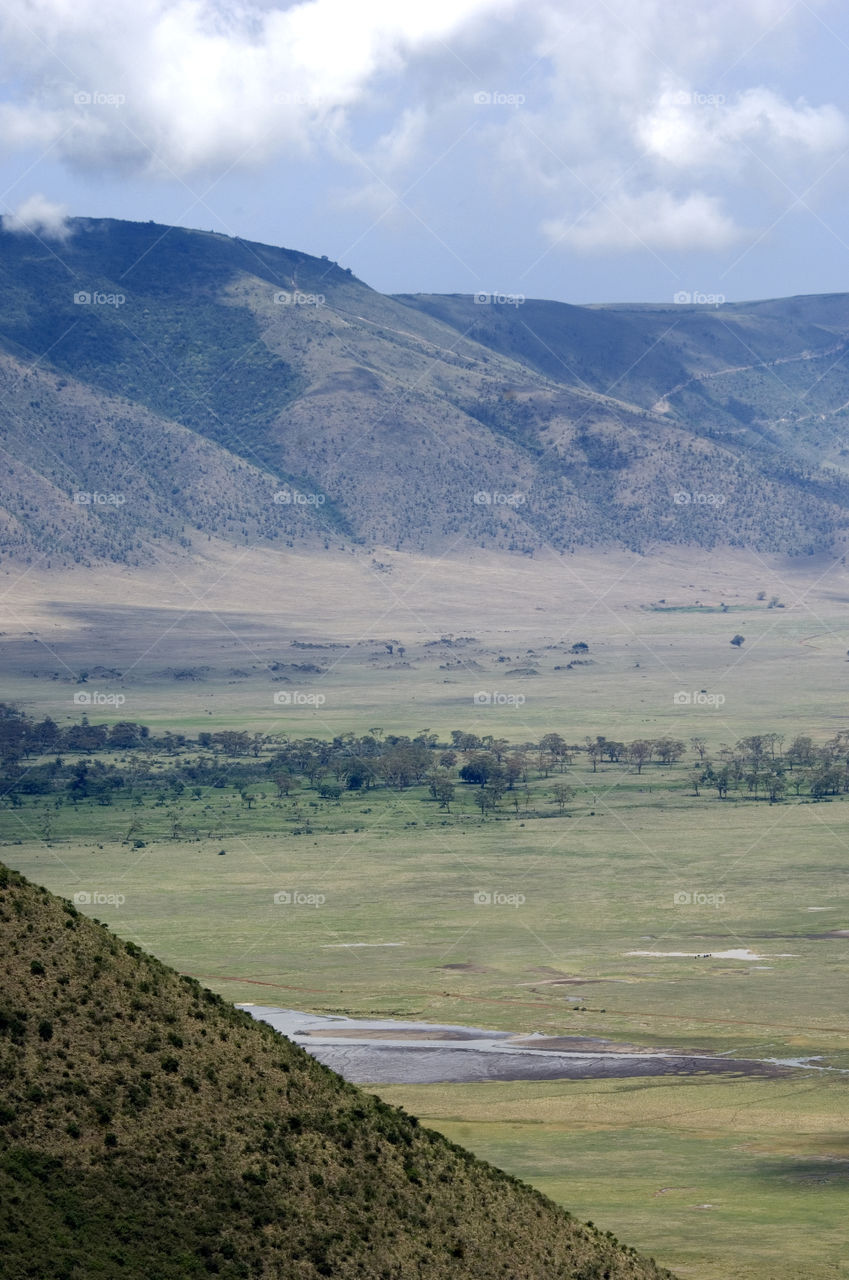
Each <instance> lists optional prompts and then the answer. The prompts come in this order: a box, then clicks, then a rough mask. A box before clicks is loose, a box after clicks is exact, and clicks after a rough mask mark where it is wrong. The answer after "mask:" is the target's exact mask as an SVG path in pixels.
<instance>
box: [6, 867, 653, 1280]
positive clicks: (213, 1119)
mask: <svg viewBox="0 0 849 1280" xmlns="http://www.w3.org/2000/svg"><path fill="white" fill-rule="evenodd" d="M0 942H1V943H2V947H0V954H2V961H0V972H2V982H0V1075H2V1081H3V1091H2V1098H0V1256H2V1259H3V1261H2V1273H3V1277H4V1280H24V1278H31V1277H34V1278H37V1280H90V1277H94V1276H104V1277H109V1278H110V1280H112V1278H113V1277H115V1276H122V1277H124V1278H125V1280H185V1278H186V1277H191V1276H198V1277H199V1276H207V1275H218V1276H222V1277H225V1278H226V1280H236V1278H242V1277H244V1278H247V1277H262V1278H264V1280H317V1278H318V1277H321V1276H331V1277H337V1278H338V1280H353V1278H354V1277H357V1278H359V1280H409V1278H410V1277H412V1276H421V1277H428V1278H430V1280H442V1278H443V1277H444V1278H445V1280H449V1278H450V1280H463V1278H464V1277H468V1278H469V1280H472V1278H474V1280H496V1278H498V1280H510V1278H514V1280H519V1278H520V1277H521V1280H602V1277H607V1278H608V1280H661V1278H662V1277H669V1278H670V1280H671V1273H669V1272H668V1271H665V1270H662V1269H660V1268H658V1267H656V1266H655V1264H654V1263H653V1262H651V1261H650V1260H647V1259H644V1258H641V1257H639V1256H638V1255H637V1254H636V1253H634V1252H633V1251H632V1250H630V1249H626V1248H624V1247H623V1246H621V1245H619V1244H618V1243H617V1242H616V1240H615V1238H614V1237H612V1236H610V1235H605V1234H603V1233H602V1232H600V1231H598V1230H596V1229H595V1228H593V1227H590V1226H583V1225H581V1224H580V1223H578V1222H577V1221H576V1220H575V1219H573V1218H571V1217H570V1216H569V1215H568V1214H567V1213H565V1212H564V1211H562V1210H560V1209H558V1208H556V1207H555V1206H554V1205H553V1204H552V1203H551V1202H550V1201H548V1200H546V1199H545V1197H543V1196H541V1195H539V1194H538V1193H536V1192H535V1191H532V1190H531V1189H530V1188H528V1187H525V1186H524V1185H523V1184H521V1183H520V1182H517V1181H516V1180H515V1179H514V1178H510V1177H508V1176H507V1175H506V1174H503V1173H501V1172H499V1171H497V1170H495V1169H493V1168H491V1167H490V1166H488V1165H485V1164H483V1163H481V1162H480V1161H477V1160H475V1159H474V1157H472V1156H471V1155H470V1154H469V1153H468V1152H466V1151H464V1150H462V1148H460V1147H457V1146H454V1145H453V1144H451V1143H449V1142H447V1141H446V1140H445V1139H444V1138H442V1137H441V1136H440V1135H438V1134H436V1133H435V1132H433V1131H430V1130H427V1129H422V1128H421V1127H419V1125H418V1124H417V1122H416V1121H415V1120H414V1119H412V1118H411V1117H409V1116H407V1115H405V1114H404V1113H403V1112H401V1111H398V1110H396V1109H395V1108H393V1107H390V1106H387V1105H385V1104H384V1103H381V1102H380V1101H378V1099H377V1098H375V1097H374V1096H373V1095H370V1094H368V1093H365V1092H363V1091H361V1090H360V1089H357V1088H355V1087H354V1086H352V1085H348V1084H346V1083H345V1082H344V1081H343V1080H342V1079H341V1078H340V1077H339V1076H337V1075H335V1074H334V1073H333V1072H331V1071H329V1070H327V1069H326V1068H325V1067H322V1066H320V1065H319V1064H318V1063H317V1062H316V1061H315V1060H314V1059H313V1058H311V1057H309V1056H308V1055H307V1054H306V1053H305V1052H304V1051H303V1050H301V1049H299V1048H298V1047H297V1046H295V1045H294V1044H292V1043H291V1042H290V1041H288V1040H285V1039H284V1038H283V1037H282V1036H279V1035H278V1034H277V1033H276V1032H274V1031H273V1030H272V1029H271V1028H270V1027H268V1026H266V1025H265V1024H264V1023H261V1022H254V1021H253V1020H252V1019H251V1018H250V1017H249V1016H248V1015H247V1014H246V1013H242V1012H239V1011H237V1010H236V1009H234V1008H232V1007H231V1006H229V1005H227V1004H226V1003H225V1002H224V1001H222V1000H221V999H220V998H219V997H218V996H215V995H213V994H212V992H210V991H206V990H204V989H203V988H202V987H201V986H199V985H198V983H197V982H195V981H193V980H191V979H188V978H181V977H180V976H179V975H178V974H177V973H175V972H174V970H172V969H168V968H166V967H165V966H164V965H162V964H160V963H159V962H158V961H156V960H154V959H152V958H151V957H149V956H147V955H145V954H144V953H143V952H141V951H140V950H139V948H138V947H136V946H134V945H133V944H132V943H129V942H127V943H124V942H122V941H120V939H118V938H116V937H115V936H114V935H113V934H111V933H110V932H109V931H108V930H107V929H106V928H105V927H104V926H102V925H99V924H97V923H96V922H93V921H89V920H87V919H85V918H84V917H82V916H81V915H80V914H79V913H78V912H77V910H76V908H75V907H73V906H72V905H71V904H70V903H68V902H64V901H62V900H61V899H59V898H56V897H53V896H52V895H51V894H49V893H47V891H46V890H45V889H41V888H36V887H35V886H34V885H31V884H29V883H28V882H27V881H25V880H24V879H23V878H22V877H20V876H18V875H17V874H16V873H14V872H10V871H8V870H7V869H6V868H5V867H3V866H2V865H0Z"/></svg>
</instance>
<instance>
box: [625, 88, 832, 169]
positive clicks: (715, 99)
mask: <svg viewBox="0 0 849 1280" xmlns="http://www.w3.org/2000/svg"><path fill="white" fill-rule="evenodd" d="M636 133H637V137H638V139H639V141H640V142H641V143H642V145H643V146H644V147H645V148H646V150H647V152H648V153H649V154H650V155H652V156H654V157H656V158H657V159H659V160H662V161H665V162H666V163H667V164H670V165H674V166H676V167H677V168H680V169H686V168H690V169H704V168H708V167H717V168H724V169H728V170H739V168H740V167H741V163H744V162H745V161H746V159H747V157H750V156H751V154H752V151H753V150H754V149H757V150H758V151H760V152H764V153H766V154H767V155H769V156H775V157H777V158H778V159H779V160H781V161H783V162H784V163H785V164H786V163H787V162H788V161H790V160H792V161H793V162H794V164H797V165H798V164H799V163H800V162H811V161H813V162H816V161H818V160H819V159H820V158H821V157H822V156H824V155H829V154H833V153H835V152H837V151H838V150H840V149H843V148H845V147H846V146H847V145H848V144H849V124H847V121H846V118H845V116H844V115H843V114H842V113H841V112H840V111H838V110H837V109H836V108H835V107H833V106H830V105H826V106H823V107H812V106H810V105H809V104H808V103H807V102H805V101H798V102H795V103H791V102H788V101H787V100H786V99H783V98H781V97H779V95H778V94H776V93H775V92H774V91H773V90H771V89H765V88H763V87H758V88H753V89H748V90H745V91H744V92H743V93H740V94H737V95H735V96H734V97H732V98H731V100H728V99H727V98H726V95H725V94H722V93H702V92H699V91H698V90H690V89H685V90H681V89H679V90H676V91H665V92H663V93H662V94H661V96H660V98H659V99H658V102H657V104H656V105H655V106H654V107H653V108H652V109H651V110H650V111H649V112H647V113H646V114H645V115H643V116H642V117H641V118H640V119H639V120H638V121H637V125H636Z"/></svg>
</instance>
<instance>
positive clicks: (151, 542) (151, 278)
mask: <svg viewBox="0 0 849 1280" xmlns="http://www.w3.org/2000/svg"><path fill="white" fill-rule="evenodd" d="M486 298H487V299H488V301H484V300H483V297H482V296H480V295H478V296H477V299H476V297H475V296H466V295H422V294H417V295H395V296H391V295H383V294H380V293H378V292H377V291H375V290H373V289H371V288H370V287H369V286H368V285H367V284H364V283H363V282H362V281H360V280H358V279H357V277H356V276H354V275H353V274H352V273H350V271H348V270H346V269H344V268H342V267H340V266H339V265H338V264H336V263H333V262H331V261H329V260H324V259H320V258H314V257H311V256H310V255H307V254H301V253H297V252H295V251H292V250H287V249H279V248H275V247H273V246H264V245H259V244H254V243H253V242H249V241H244V240H240V239H230V238H228V237H225V236H222V235H220V234H219V233H213V232H202V231H190V230H186V229H184V228H167V227H161V226H158V225H157V224H151V223H129V222H115V221H112V220H108V219H103V220H88V219H75V220H72V221H71V223H70V225H69V237H68V239H67V240H66V241H65V242H62V243H58V242H57V244H56V245H55V247H54V246H48V247H46V246H45V245H44V244H42V242H40V241H39V240H38V239H37V238H35V237H33V236H29V235H22V234H20V233H12V232H0V355H2V367H0V397H2V399H0V403H2V405H3V406H4V412H3V415H2V431H3V448H4V450H5V457H6V458H7V459H8V464H9V466H10V467H11V472H10V473H8V474H9V475H10V480H11V482H10V483H7V484H6V485H5V486H4V492H3V495H2V499H1V500H0V558H2V559H6V560H16V561H17V560H23V561H26V560H27V559H29V561H30V563H34V562H38V563H44V561H45V559H49V561H50V563H51V565H55V566H57V567H58V566H63V565H64V566H66V565H68V564H70V563H73V562H76V563H79V564H83V565H86V564H88V565H94V564H97V563H102V562H103V561H106V560H113V561H116V562H118V563H121V564H127V565H131V566H132V565H141V564H146V563H151V562H154V561H155V560H156V559H157V558H158V557H159V556H161V555H162V554H164V552H165V550H166V548H167V549H169V550H170V551H172V552H174V553H176V554H184V555H192V554H194V555H198V554H201V555H202V554H203V551H204V544H205V543H206V542H208V541H209V540H210V539H215V538H223V539H224V540H226V541H228V542H230V543H231V544H233V545H235V546H237V547H247V546H254V545H260V546H269V547H271V548H273V547H274V546H278V547H281V546H282V547H290V548H292V547H299V546H302V547H304V548H310V549H321V548H322V547H331V546H332V547H334V548H336V549H340V548H348V549H350V548H352V547H357V546H359V547H366V548H367V547H373V546H386V547H390V548H394V549H396V550H410V551H426V552H436V553H439V552H441V551H444V550H446V549H448V548H450V547H456V546H466V547H479V548H481V547H482V548H484V549H494V550H499V551H505V552H512V553H524V554H534V552H535V551H538V550H540V549H541V548H543V547H546V548H550V549H552V550H554V551H556V552H558V553H563V552H569V551H574V550H576V549H578V548H581V547H598V546H618V547H625V548H627V549H629V550H634V551H639V552H642V553H646V552H650V551H651V549H652V548H653V547H656V546H660V545H670V544H671V545H693V546H699V547H707V548H710V547H715V546H716V547H718V546H731V547H751V548H753V549H755V550H758V551H762V552H769V551H777V550H780V551H783V552H789V553H791V554H794V555H805V554H816V553H818V552H821V551H831V552H838V551H840V550H842V548H843V547H844V545H845V543H846V542H847V540H849V518H847V507H849V361H847V360H846V358H845V356H846V354H847V352H849V295H842V294H837V295H822V296H821V297H804V296H803V297H801V298H793V299H785V300H780V299H779V300H766V301H759V302H756V303H751V304H746V303H725V304H723V305H721V306H717V307H707V306H703V305H698V304H693V305H682V304H675V303H670V304H668V306H660V305H659V304H653V305H646V306H645V307H641V306H638V305H631V306H630V307H625V306H575V305H573V304H569V303H560V302H554V301H545V300H535V299H525V300H521V301H517V300H514V301H515V302H516V304H515V305H510V304H509V303H508V302H499V301H498V295H486ZM98 299H101V301H98ZM110 299H111V301H110ZM493 299H494V300H493ZM187 433H188V434H187ZM172 471H176V472H178V473H179V474H178V480H179V483H176V484H175V483H174V482H173V480H169V477H170V475H171V473H172ZM79 493H83V494H86V493H88V494H91V493H106V494H109V493H120V494H122V495H123V497H124V501H123V502H121V503H120V504H112V506H111V507H110V506H109V504H107V503H100V504H98V503H96V502H94V501H91V500H90V501H88V502H87V503H86V502H83V504H82V505H83V506H84V507H85V508H86V509H85V510H82V511H81V510H80V509H79V508H80V503H79V501H75V495H76V494H79ZM681 495H683V499H682V498H681ZM511 498H512V499H513V500H512V501H511ZM116 506H119V508H120V509H116ZM75 507H76V508H77V509H75Z"/></svg>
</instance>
